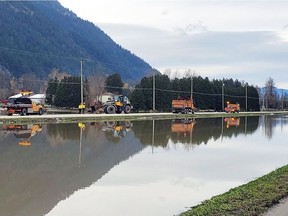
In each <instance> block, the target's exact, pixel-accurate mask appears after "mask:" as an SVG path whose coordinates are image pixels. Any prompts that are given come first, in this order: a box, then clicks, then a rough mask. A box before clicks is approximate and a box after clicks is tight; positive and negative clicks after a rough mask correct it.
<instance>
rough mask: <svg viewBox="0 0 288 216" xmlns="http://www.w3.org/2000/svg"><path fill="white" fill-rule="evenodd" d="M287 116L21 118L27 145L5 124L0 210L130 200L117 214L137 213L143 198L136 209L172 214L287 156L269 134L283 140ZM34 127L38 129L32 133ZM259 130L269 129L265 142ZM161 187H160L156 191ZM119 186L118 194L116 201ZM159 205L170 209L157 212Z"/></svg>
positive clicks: (34, 211) (43, 210)
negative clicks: (42, 121) (37, 121)
mask: <svg viewBox="0 0 288 216" xmlns="http://www.w3.org/2000/svg"><path fill="white" fill-rule="evenodd" d="M287 123H288V120H287V117H274V116H267V117H260V118H259V117H243V118H242V117H241V118H240V119H239V118H235V119H225V118H213V119H180V120H172V121H171V120H162V121H155V120H154V121H134V122H133V123H132V122H128V121H126V122H121V121H113V122H111V121H110V122H92V123H81V122H80V123H77V124H48V125H43V126H42V127H41V125H38V129H37V127H33V125H32V126H31V125H30V126H28V125H27V126H21V128H22V127H23V128H26V129H25V130H27V132H29V130H30V132H29V133H30V137H29V138H28V139H29V141H30V142H31V143H32V145H31V146H30V147H29V148H21V147H19V145H15V143H18V142H19V138H17V137H16V136H15V135H14V133H15V132H16V131H17V130H16V129H13V130H9V129H8V126H7V125H5V126H4V125H3V127H2V130H0V135H1V140H0V166H1V167H0V168H1V169H0V184H1V186H2V187H1V188H2V190H1V192H0V201H1V202H0V215H9V216H16V215H17V216H18V215H19V216H20V215H29V216H33V215H35V216H36V215H46V214H47V215H49V216H50V215H53V216H56V215H59V212H61V211H60V210H58V208H60V207H62V210H63V209H64V210H65V212H67V214H64V213H63V214H61V213H60V215H73V214H72V212H73V210H74V207H77V206H79V208H80V209H81V208H82V207H83V205H88V206H86V208H87V209H88V210H87V211H84V210H83V208H82V210H83V212H80V213H79V214H78V215H84V216H86V215H95V214H96V213H95V212H94V211H96V209H95V208H96V207H95V206H97V209H98V210H99V209H102V210H103V212H105V211H106V210H107V209H111V208H109V206H110V205H112V206H115V212H114V214H112V213H111V214H108V213H106V214H104V213H103V214H99V215H108V216H109V215H115V214H116V213H117V208H116V206H117V205H118V204H119V205H123V206H128V205H129V208H125V209H127V211H128V210H129V209H130V208H131V214H130V213H127V214H121V212H120V215H133V214H134V215H135V211H134V210H135V209H133V208H136V207H137V208H140V207H141V206H143V208H144V210H143V214H142V215H173V212H174V211H176V212H178V213H179V211H180V210H183V209H184V207H185V206H187V205H191V204H193V203H191V202H192V200H193V202H196V203H197V202H200V201H202V200H203V199H205V198H207V197H209V196H211V195H215V194H217V193H220V192H221V191H220V192H219V191H218V189H219V190H220V189H221V190H224V189H225V190H227V187H228V186H232V185H233V186H234V185H235V184H239V183H241V182H243V179H245V180H246V179H251V178H255V177H257V176H255V174H257V175H262V173H261V172H260V171H263V170H265V171H266V169H267V168H271V169H273V168H274V167H273V166H272V165H275V164H277V166H278V165H281V163H282V161H280V162H281V163H280V162H279V163H275V164H274V161H277V160H280V159H282V158H287V157H286V156H285V155H287V151H285V143H284V141H283V143H282V142H279V141H278V142H275V143H273V142H272V141H273V140H271V137H273V136H275V137H277V139H278V140H284V139H283V136H284V137H285V135H283V134H281V133H280V132H279V131H281V130H282V131H286V130H287V126H286V125H287ZM227 124H229V127H227ZM10 127H11V128H13V127H14V128H16V127H19V126H17V125H14V126H10ZM32 128H34V129H33V130H32ZM259 129H260V130H259ZM25 130H24V129H23V131H25ZM8 131H12V133H10V132H8ZM19 131H20V130H19ZM32 131H34V132H36V131H37V132H36V134H37V136H33V139H32V138H31V135H32ZM262 131H264V135H265V136H267V134H269V136H267V138H269V139H268V140H269V145H265V144H266V143H267V142H268V141H267V139H266V138H265V139H264V138H263V136H262V135H263V134H261V132H262ZM267 131H269V132H267ZM34 132H33V133H34ZM34 134H35V133H34ZM248 135H250V136H248ZM235 143H236V144H235ZM273 145H274V146H273ZM275 145H277V146H276V147H277V148H276V147H275ZM196 146H197V148H196V149H195V150H194V147H196ZM147 147H148V148H147ZM268 148H270V149H268ZM151 149H152V153H153V154H151ZM271 149H273V151H272V150H271ZM275 152H276V153H275ZM282 154H283V155H282ZM244 157H245V161H243V160H242V159H243V158H244ZM259 158H260V159H261V158H265V161H264V162H263V161H261V163H260V162H257V161H258V160H260V159H259ZM282 160H284V159H282ZM227 162H229V163H231V164H233V167H231V166H232V165H231V166H227ZM247 164H249V165H247ZM260 164H263V165H260ZM248 167H249V169H248ZM212 180H213V181H214V182H212V183H211V182H209V181H212ZM231 181H232V183H231ZM227 182H228V183H227ZM235 182H236V183H235ZM183 185H184V186H183ZM182 186H183V188H182ZM150 187H151V188H152V189H151V188H150ZM175 187H177V189H179V191H181V193H179V194H178V193H176V192H175V191H174V190H176V189H175ZM91 188H94V189H93V190H95V191H96V192H94V193H93V192H91V190H90V189H91ZM195 188H196V189H195ZM204 189H205V191H203V190H204ZM228 189H229V188H228ZM159 190H161V191H162V192H163V193H161V194H160V195H157V197H156V198H155V197H154V195H155V196H156V194H157V193H158V192H159ZM191 190H192V191H191ZM88 191H89V196H88V195H87V193H88ZM110 191H111V193H110ZM121 191H122V192H123V193H122V192H121ZM135 191H136V192H135ZM169 191H170V192H169ZM118 192H119V196H121V200H119V199H118V200H117V201H116V196H115V193H116V194H118ZM120 192H121V193H120ZM168 192H169V193H168ZM90 193H91V194H90ZM79 194H82V195H80V197H81V198H79ZM83 194H85V196H84V197H85V198H83V197H82V196H83ZM192 195H193V198H192V199H190V197H189V196H192ZM135 197H137V198H135ZM141 197H142V198H141ZM74 199H75V200H77V201H75V200H74ZM91 200H92V201H91ZM125 200H126V201H127V203H125ZM150 200H153V202H155V205H154V204H151V203H150V202H149V201H150ZM90 201H91V202H90ZM101 201H103V202H104V201H105V202H104V203H102V202H101ZM185 201H186V202H187V203H186V202H185ZM146 202H147V203H146ZM15 203H17V205H15ZM63 203H65V205H64V207H63ZM107 203H109V206H107ZM96 204H97V205H96ZM55 206H56V207H55ZM130 206H131V207H130ZM134 206H135V207H134ZM149 206H151V208H150V207H149ZM119 208H120V207H119ZM52 209H53V210H52ZM69 209H73V210H70V211H69ZM148 209H150V210H151V211H152V212H150V210H149V211H148ZM164 209H165V211H167V212H168V214H167V212H165V213H162V214H161V213H160V212H161V211H164ZM179 209H180V210H179ZM51 210H52V211H51ZM64 210H63V211H64ZM111 211H113V209H112V210H111ZM49 212H50V213H49ZM133 212H134V213H133ZM48 213H49V214H48ZM93 213H94V214H93ZM138 213H139V215H140V213H141V211H139V212H137V215H138ZM153 213H154V214H153ZM170 213H171V214H170ZM75 215H76V213H75Z"/></svg>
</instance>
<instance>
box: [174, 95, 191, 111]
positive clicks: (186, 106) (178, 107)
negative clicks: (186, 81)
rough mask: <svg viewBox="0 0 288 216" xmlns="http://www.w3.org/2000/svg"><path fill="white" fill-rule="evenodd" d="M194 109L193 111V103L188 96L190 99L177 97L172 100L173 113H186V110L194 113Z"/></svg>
mask: <svg viewBox="0 0 288 216" xmlns="http://www.w3.org/2000/svg"><path fill="white" fill-rule="evenodd" d="M194 111H195V107H194V104H193V100H192V99H191V98H190V99H188V100H187V99H182V98H179V99H175V100H172V112H173V113H183V114H184V113H185V114H186V113H188V112H191V113H193V114H194Z"/></svg>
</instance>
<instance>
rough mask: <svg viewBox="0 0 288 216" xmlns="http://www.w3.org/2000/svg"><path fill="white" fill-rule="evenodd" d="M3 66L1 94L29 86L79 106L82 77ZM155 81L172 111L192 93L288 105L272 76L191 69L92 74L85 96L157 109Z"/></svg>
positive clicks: (57, 102) (218, 104)
mask: <svg viewBox="0 0 288 216" xmlns="http://www.w3.org/2000/svg"><path fill="white" fill-rule="evenodd" d="M0 69H1V70H0V84H1V85H0V99H5V98H6V99H7V98H8V97H9V96H11V95H13V94H17V93H18V92H19V91H20V90H22V89H26V90H32V91H34V92H37V93H46V97H47V104H50V105H53V106H56V107H77V106H78V105H79V103H80V101H81V93H80V92H81V89H80V87H81V81H80V77H77V76H71V75H69V74H67V73H65V72H61V71H58V70H53V71H52V72H51V73H50V74H49V75H48V80H47V79H46V80H45V79H40V78H37V77H36V76H35V75H33V74H23V75H22V76H21V77H20V78H19V79H15V78H14V77H13V76H12V75H11V74H10V73H9V71H8V70H5V68H0ZM153 77H154V78H155V80H154V81H155V82H154V81H153V79H154V78H153ZM153 82H154V83H155V109H156V111H161V112H166V111H168V112H169V111H171V100H172V99H176V98H178V97H184V98H190V97H191V95H192V96H193V101H194V104H195V106H196V108H198V109H201V110H216V111H221V110H222V109H223V102H224V105H226V102H227V101H229V102H230V103H239V104H240V106H241V110H246V108H247V110H248V111H255V110H259V109H263V108H265V109H285V108H287V107H288V96H287V93H286V92H282V94H281V95H279V94H277V92H276V90H275V89H276V87H275V83H274V81H273V79H272V78H269V79H268V80H267V82H266V83H265V87H264V88H258V87H254V86H252V85H248V84H247V83H245V82H240V81H238V80H233V79H221V80H220V79H213V80H209V79H208V78H207V77H206V78H203V77H201V76H195V75H191V74H186V76H185V77H183V78H177V77H176V78H169V76H168V75H165V74H164V75H163V74H159V73H158V74H157V75H155V76H153V74H152V73H151V74H150V75H149V76H147V77H144V78H142V79H141V80H140V82H139V83H138V84H137V85H136V86H135V87H134V88H129V87H128V84H127V83H124V82H123V81H122V78H121V76H120V75H119V74H117V73H115V74H112V75H109V76H107V75H105V74H104V73H97V74H95V75H94V76H89V77H86V78H85V79H84V80H83V90H84V91H83V94H84V101H85V102H86V104H87V106H90V105H93V101H94V100H95V98H99V97H100V96H101V95H102V94H103V93H105V92H111V93H114V94H124V95H126V96H128V97H129V98H130V100H131V103H132V105H133V107H134V109H133V110H134V111H136V112H138V111H150V110H152V109H153ZM246 106H247V107H246Z"/></svg>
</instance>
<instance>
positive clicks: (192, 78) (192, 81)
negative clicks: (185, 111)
mask: <svg viewBox="0 0 288 216" xmlns="http://www.w3.org/2000/svg"><path fill="white" fill-rule="evenodd" d="M190 98H191V100H192V99H193V76H191V96H190Z"/></svg>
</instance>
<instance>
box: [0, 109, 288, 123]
mask: <svg viewBox="0 0 288 216" xmlns="http://www.w3.org/2000/svg"><path fill="white" fill-rule="evenodd" d="M287 114H288V111H270V112H240V113H223V112H213V113H212V112H211V113H210V112H197V113H195V114H173V113H131V114H111V115H109V114H57V115H48V114H46V115H42V116H39V115H30V116H20V115H19V116H16V115H14V116H3V115H2V116H0V124H13V123H15V124H20V123H23V124H25V123H27V124H29V123H74V122H97V121H127V120H128V121H138V120H164V119H185V118H219V117H243V116H262V115H287Z"/></svg>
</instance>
